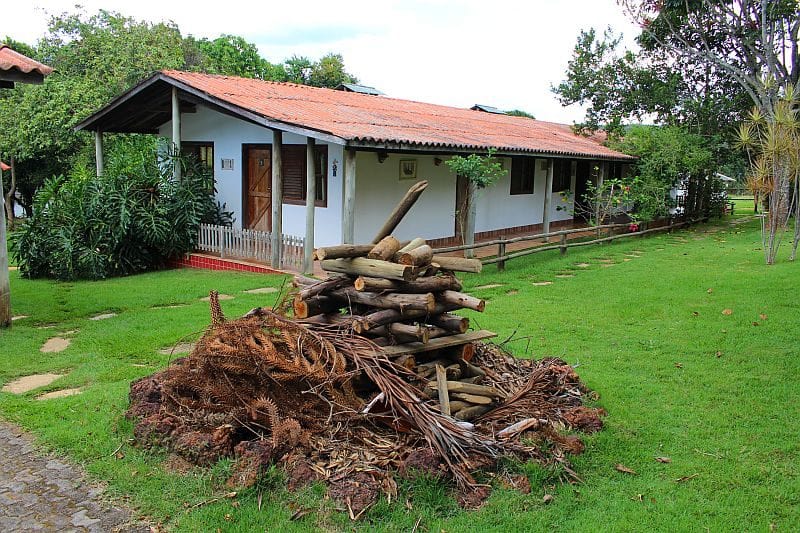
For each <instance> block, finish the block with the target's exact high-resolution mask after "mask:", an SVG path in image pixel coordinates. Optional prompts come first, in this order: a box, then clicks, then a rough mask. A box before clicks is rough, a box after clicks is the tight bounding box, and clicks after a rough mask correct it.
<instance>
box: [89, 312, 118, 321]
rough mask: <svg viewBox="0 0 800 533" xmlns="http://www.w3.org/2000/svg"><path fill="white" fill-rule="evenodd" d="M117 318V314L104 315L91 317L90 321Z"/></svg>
mask: <svg viewBox="0 0 800 533" xmlns="http://www.w3.org/2000/svg"><path fill="white" fill-rule="evenodd" d="M115 316H117V313H103V314H100V315H95V316H92V317H89V320H106V319H108V318H113V317H115Z"/></svg>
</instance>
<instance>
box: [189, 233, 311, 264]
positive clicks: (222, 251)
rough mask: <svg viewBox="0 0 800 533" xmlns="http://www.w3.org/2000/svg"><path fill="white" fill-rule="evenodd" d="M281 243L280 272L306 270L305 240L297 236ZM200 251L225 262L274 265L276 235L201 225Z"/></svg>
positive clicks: (198, 245)
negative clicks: (273, 250)
mask: <svg viewBox="0 0 800 533" xmlns="http://www.w3.org/2000/svg"><path fill="white" fill-rule="evenodd" d="M281 243H282V254H281V257H282V262H281V265H280V266H279V267H278V268H286V269H291V270H300V269H301V268H302V267H303V247H304V245H305V239H303V238H302V237H295V236H294V235H283V236H282V238H281ZM197 249H198V250H200V251H201V252H212V253H216V254H219V256H220V257H223V258H224V257H235V258H238V259H253V260H255V261H259V262H262V263H271V261H272V234H271V233H270V232H268V231H258V230H253V229H238V228H229V227H226V226H216V225H213V224H200V232H199V237H198V239H197ZM273 266H274V265H273Z"/></svg>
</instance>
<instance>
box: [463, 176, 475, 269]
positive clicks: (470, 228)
mask: <svg viewBox="0 0 800 533" xmlns="http://www.w3.org/2000/svg"><path fill="white" fill-rule="evenodd" d="M477 195H478V187H477V186H476V185H475V184H474V183H473V182H472V181H471V180H470V182H469V183H468V185H467V196H466V198H465V199H464V203H465V204H466V205H465V208H466V209H465V211H466V213H467V216H466V217H465V220H464V244H468V245H470V246H472V245H474V244H475V218H476V217H477V209H478V208H477V202H476V200H477V198H476V197H477ZM464 257H466V258H472V257H475V251H474V250H472V249H471V248H467V249H466V250H464Z"/></svg>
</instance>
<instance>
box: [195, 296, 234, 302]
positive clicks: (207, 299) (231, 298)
mask: <svg viewBox="0 0 800 533" xmlns="http://www.w3.org/2000/svg"><path fill="white" fill-rule="evenodd" d="M210 300H211V296H206V297H205V298H200V301H202V302H208V301H210ZM223 300H233V296H231V295H230V294H220V295H219V301H220V302H221V301H223Z"/></svg>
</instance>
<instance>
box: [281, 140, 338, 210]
mask: <svg viewBox="0 0 800 533" xmlns="http://www.w3.org/2000/svg"><path fill="white" fill-rule="evenodd" d="M281 168H282V174H283V203H285V204H305V203H306V168H307V164H306V145H305V144H284V145H283V146H282V147H281ZM314 175H315V176H316V178H317V195H316V196H317V197H316V200H315V202H314V204H315V205H316V206H317V207H327V206H328V147H327V146H324V145H323V146H315V147H314Z"/></svg>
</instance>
